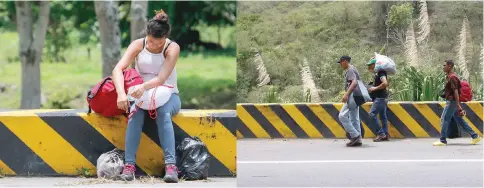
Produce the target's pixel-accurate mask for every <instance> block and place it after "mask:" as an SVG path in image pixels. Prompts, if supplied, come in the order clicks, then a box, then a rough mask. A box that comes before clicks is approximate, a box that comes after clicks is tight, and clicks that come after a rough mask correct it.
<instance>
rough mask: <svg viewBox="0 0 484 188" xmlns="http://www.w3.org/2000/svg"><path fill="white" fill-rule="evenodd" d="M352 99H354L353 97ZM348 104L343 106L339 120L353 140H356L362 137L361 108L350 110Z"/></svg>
mask: <svg viewBox="0 0 484 188" xmlns="http://www.w3.org/2000/svg"><path fill="white" fill-rule="evenodd" d="M350 97H353V96H352V95H351V96H350ZM348 106H349V105H348V104H346V103H345V104H343V107H342V108H341V110H340V112H339V115H338V118H339V121H340V122H341V124H343V127H344V128H345V130H346V132H348V133H349V134H350V136H351V138H356V137H358V136H360V135H361V127H360V112H359V111H360V108H359V107H356V108H353V109H350V108H349V107H348Z"/></svg>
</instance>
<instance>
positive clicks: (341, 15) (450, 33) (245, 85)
mask: <svg viewBox="0 0 484 188" xmlns="http://www.w3.org/2000/svg"><path fill="white" fill-rule="evenodd" d="M237 11H238V12H237V16H238V19H237V67H238V69H237V91H238V93H237V101H238V102H337V101H340V100H341V94H342V92H343V89H344V87H343V86H344V85H343V79H344V74H343V70H342V69H341V68H340V67H339V65H338V64H336V63H335V62H336V61H337V60H338V58H339V57H341V56H342V55H349V56H351V57H352V63H353V64H354V65H355V66H356V67H357V68H358V70H359V71H360V74H361V76H362V79H363V80H364V82H366V83H368V82H370V81H371V79H372V74H370V73H369V72H368V71H367V68H366V65H365V64H366V62H367V61H368V60H370V59H371V58H372V57H373V54H374V52H377V53H382V54H385V55H388V56H389V57H391V58H392V59H393V60H394V61H395V62H396V63H397V69H398V70H397V74H395V75H393V76H390V78H389V81H390V92H391V96H390V98H391V99H392V100H394V101H395V100H396V101H434V100H440V99H439V97H438V96H437V93H438V91H439V90H440V89H441V88H442V86H443V78H444V77H443V75H444V74H443V73H442V63H443V61H444V60H445V59H453V60H454V61H455V62H457V64H458V66H457V67H458V72H459V74H460V75H462V76H463V78H466V79H468V81H469V82H470V83H471V85H472V87H473V90H474V100H482V99H483V98H482V95H483V92H482V62H483V59H482V41H483V36H482V33H483V25H482V20H483V14H482V12H483V9H482V2H436V1H429V2H425V1H420V2H341V1H338V2H238V6H237Z"/></svg>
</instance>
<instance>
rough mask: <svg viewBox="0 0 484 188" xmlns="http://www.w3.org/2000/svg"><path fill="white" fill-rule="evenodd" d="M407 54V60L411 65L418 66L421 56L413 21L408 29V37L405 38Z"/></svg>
mask: <svg viewBox="0 0 484 188" xmlns="http://www.w3.org/2000/svg"><path fill="white" fill-rule="evenodd" d="M405 55H406V57H407V62H408V64H409V65H410V66H413V67H418V65H419V57H418V47H417V41H416V39H415V31H414V29H413V21H412V22H410V25H409V26H408V29H407V34H406V39H405Z"/></svg>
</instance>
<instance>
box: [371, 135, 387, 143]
mask: <svg viewBox="0 0 484 188" xmlns="http://www.w3.org/2000/svg"><path fill="white" fill-rule="evenodd" d="M389 140H390V139H389V138H388V136H386V135H378V136H376V138H375V139H374V140H373V142H381V141H389Z"/></svg>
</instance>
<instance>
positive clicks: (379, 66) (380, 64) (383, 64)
mask: <svg viewBox="0 0 484 188" xmlns="http://www.w3.org/2000/svg"><path fill="white" fill-rule="evenodd" d="M375 60H376V63H375V72H379V71H380V70H384V71H385V72H386V73H387V74H389V75H392V74H395V73H396V72H397V67H396V65H395V62H394V61H393V60H392V59H390V58H389V57H387V56H384V55H381V54H378V53H376V52H375Z"/></svg>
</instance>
